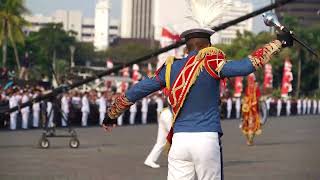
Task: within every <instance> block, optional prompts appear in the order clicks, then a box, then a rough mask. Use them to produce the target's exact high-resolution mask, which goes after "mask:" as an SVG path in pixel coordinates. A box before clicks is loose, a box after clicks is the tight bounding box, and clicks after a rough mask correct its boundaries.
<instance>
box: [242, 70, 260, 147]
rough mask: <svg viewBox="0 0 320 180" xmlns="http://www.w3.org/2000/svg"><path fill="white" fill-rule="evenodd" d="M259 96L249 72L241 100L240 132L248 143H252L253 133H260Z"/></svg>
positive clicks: (257, 88)
mask: <svg viewBox="0 0 320 180" xmlns="http://www.w3.org/2000/svg"><path fill="white" fill-rule="evenodd" d="M259 97H260V90H259V87H258V85H257V84H256V83H255V77H254V74H250V75H249V76H248V86H247V88H246V91H245V97H244V98H243V102H242V132H243V134H244V135H245V136H246V138H247V144H248V145H252V143H253V138H254V136H255V135H259V134H261V125H260V116H259Z"/></svg>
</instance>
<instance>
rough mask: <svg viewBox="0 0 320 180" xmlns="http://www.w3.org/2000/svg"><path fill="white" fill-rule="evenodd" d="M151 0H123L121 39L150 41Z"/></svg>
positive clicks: (151, 36) (151, 21)
mask: <svg viewBox="0 0 320 180" xmlns="http://www.w3.org/2000/svg"><path fill="white" fill-rule="evenodd" d="M153 2H154V1H153V0H123V1H122V14H121V37H123V38H138V39H152V38H153V35H154V33H153V32H154V30H153V26H152V24H153V14H152V13H153V8H154V6H153Z"/></svg>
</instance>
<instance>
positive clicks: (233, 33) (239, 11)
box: [212, 0, 253, 44]
mask: <svg viewBox="0 0 320 180" xmlns="http://www.w3.org/2000/svg"><path fill="white" fill-rule="evenodd" d="M252 11H253V5H252V3H251V2H242V1H240V0H234V1H232V3H230V4H229V5H228V8H227V9H226V11H225V12H224V13H223V15H222V17H221V19H219V20H218V22H217V23H216V24H221V23H225V22H228V21H231V20H234V19H236V18H239V17H241V16H243V15H245V14H248V13H250V12H252ZM252 30H253V20H252V18H251V19H248V20H246V21H242V22H240V23H238V24H236V25H233V26H231V27H228V28H227V29H224V30H222V31H219V32H217V33H215V34H214V35H213V36H212V42H213V43H222V44H230V43H231V41H232V40H233V39H235V38H236V37H237V32H238V31H239V32H240V33H243V32H244V31H252Z"/></svg>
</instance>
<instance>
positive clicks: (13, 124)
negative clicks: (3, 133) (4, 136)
mask: <svg viewBox="0 0 320 180" xmlns="http://www.w3.org/2000/svg"><path fill="white" fill-rule="evenodd" d="M16 106H18V100H17V98H16V95H12V96H11V97H10V98H9V107H10V108H14V107H16ZM17 116H18V111H14V112H12V113H10V129H11V130H14V129H16V128H17Z"/></svg>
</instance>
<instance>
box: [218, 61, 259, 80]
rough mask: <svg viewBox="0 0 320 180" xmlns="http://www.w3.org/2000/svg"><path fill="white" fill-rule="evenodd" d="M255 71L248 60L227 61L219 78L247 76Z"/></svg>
mask: <svg viewBox="0 0 320 180" xmlns="http://www.w3.org/2000/svg"><path fill="white" fill-rule="evenodd" d="M255 70H256V69H255V68H254V66H253V65H252V63H251V61H250V60H249V58H244V59H241V60H231V61H228V62H227V63H226V64H225V65H224V66H223V67H222V70H221V72H220V74H221V77H222V78H223V77H235V76H247V75H249V74H250V73H252V72H254V71H255Z"/></svg>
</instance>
